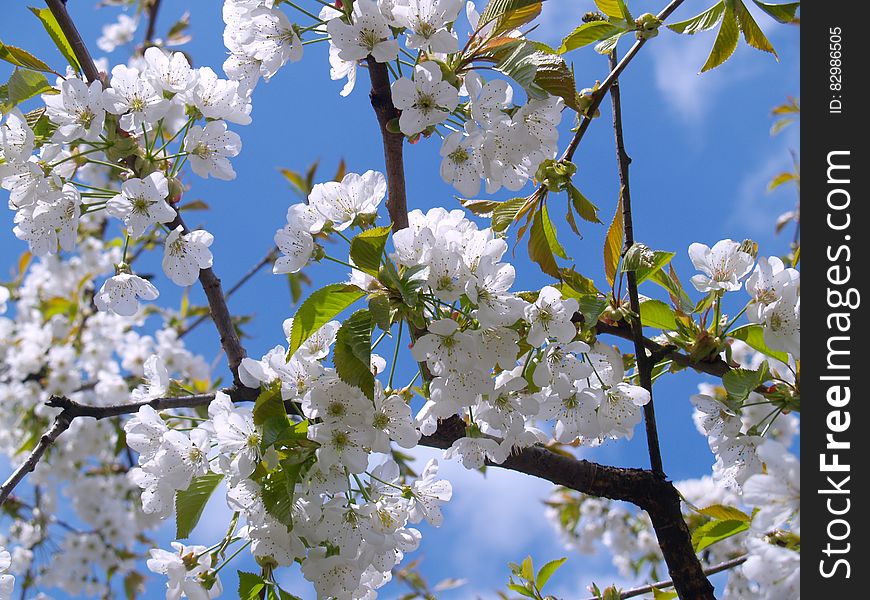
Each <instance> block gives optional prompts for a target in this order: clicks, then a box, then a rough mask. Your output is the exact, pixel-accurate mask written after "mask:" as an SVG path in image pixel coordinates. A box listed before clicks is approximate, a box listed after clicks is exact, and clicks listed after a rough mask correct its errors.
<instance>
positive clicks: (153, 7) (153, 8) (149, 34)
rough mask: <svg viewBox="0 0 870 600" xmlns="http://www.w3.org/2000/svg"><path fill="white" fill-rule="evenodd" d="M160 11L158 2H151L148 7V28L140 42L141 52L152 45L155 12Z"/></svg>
mask: <svg viewBox="0 0 870 600" xmlns="http://www.w3.org/2000/svg"><path fill="white" fill-rule="evenodd" d="M159 10H160V0H151V4H150V5H149V6H148V28H147V29H146V30H145V40H144V41H143V42H142V48H143V50H144V49H145V48H148V46H151V45H152V44H153V43H154V31H155V29H156V27H157V12H158V11H159Z"/></svg>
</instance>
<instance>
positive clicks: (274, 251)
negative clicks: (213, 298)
mask: <svg viewBox="0 0 870 600" xmlns="http://www.w3.org/2000/svg"><path fill="white" fill-rule="evenodd" d="M277 255H278V249H277V248H272V249H271V250H269V253H268V254H266V256H264V257H263V258H262V259H260V262H258V263H257V264H255V265H254V266H253V267H251V268H250V270H248V272H247V273H245V274H244V275H243V276H242V278H241V279H239V280H238V281H237V282H235V283H234V284H233V285H232V286H231V287H230V289H228V290H227V293H226V294H224V300H225V301H226V300H229V298H230V296H232V295H233V294H235V293H236V292H237V291H238V290H239V288H241V287H242V286H243V285H245V284H246V283H247V282H248V281H249V280H250V279H251V278H252V277H253V276H254V275H256V274H257V273H258V272H259V271H260V269H262V268H263V267H265V266H266V265H268V264H269V263H272V262H274V261H275V258H276V256H277ZM210 318H211V311H209V312H207V313H205V314H204V315H200V316H198V317H197V318H196V319H195V320H194V321H193V323H191V324H190V325H188V326H187V327H184V328H183V329H181V331H179V332H178V337H179V338H183V337H184V336H186V335H187V334H188V333H190V332H191V331H192V330H193V329H194V328H195V327H198V326H199V325H200V324H201V323H202V322H203V321H206V320H207V319H210Z"/></svg>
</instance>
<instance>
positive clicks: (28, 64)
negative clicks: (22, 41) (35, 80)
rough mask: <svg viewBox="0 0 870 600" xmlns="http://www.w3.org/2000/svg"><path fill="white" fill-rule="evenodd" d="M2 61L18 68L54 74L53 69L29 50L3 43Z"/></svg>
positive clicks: (0, 52)
mask: <svg viewBox="0 0 870 600" xmlns="http://www.w3.org/2000/svg"><path fill="white" fill-rule="evenodd" d="M0 60H5V61H6V62H8V63H12V64H13V65H15V66H16V67H24V68H25V69H32V70H34V71H44V72H46V73H51V72H52V70H51V67H49V66H48V65H47V64H45V63H44V62H43V61H41V60H39V59H38V58H36V57H35V56H33V55H32V54H31V53H30V52H28V51H27V50H22V49H21V48H16V47H15V46H9V45H8V44H4V43H3V42H0Z"/></svg>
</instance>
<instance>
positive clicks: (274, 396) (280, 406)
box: [254, 379, 287, 425]
mask: <svg viewBox="0 0 870 600" xmlns="http://www.w3.org/2000/svg"><path fill="white" fill-rule="evenodd" d="M271 417H284V418H285V419H286V418H287V411H286V410H285V409H284V400H283V399H282V398H281V380H280V379H276V380H275V382H274V383H273V384H272V385H270V386H268V387H267V388H266V389H264V390H262V391H261V392H260V393H259V395H258V396H257V401H256V402H254V425H262V424H263V423H265V422H266V420H267V419H269V418H271Z"/></svg>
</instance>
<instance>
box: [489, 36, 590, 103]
mask: <svg viewBox="0 0 870 600" xmlns="http://www.w3.org/2000/svg"><path fill="white" fill-rule="evenodd" d="M490 54H491V58H492V60H493V61H494V62H495V65H494V67H493V68H495V69H496V70H497V71H499V72H501V73H504V74H505V75H507V76H508V77H510V78H511V79H513V80H514V81H516V82H517V83H518V84H519V85H520V86H522V88H523V90H525V92H526V95H528V97H529V98H530V99H544V98H546V97H548V95H550V94H552V95H555V96H560V97H561V98H563V99H564V100H565V104H567V105H568V106H570V107H571V108H573V109H574V110H580V106H579V104H578V102H577V84H576V82H575V81H574V74H573V73H572V72H571V69H569V68H568V65H567V64H566V63H565V60H564V59H563V58H562V57H561V56H559V55H558V54H555V53H553V52H550V51H549V49H542V48H541V47H540V46H539V45H537V44H535V43H534V42H531V41H529V40H526V39H522V38H519V39H512V40H511V41H509V42H506V43H504V44H501V45H499V46H497V47H496V48H495V49H494V50H492V52H491V53H490Z"/></svg>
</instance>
